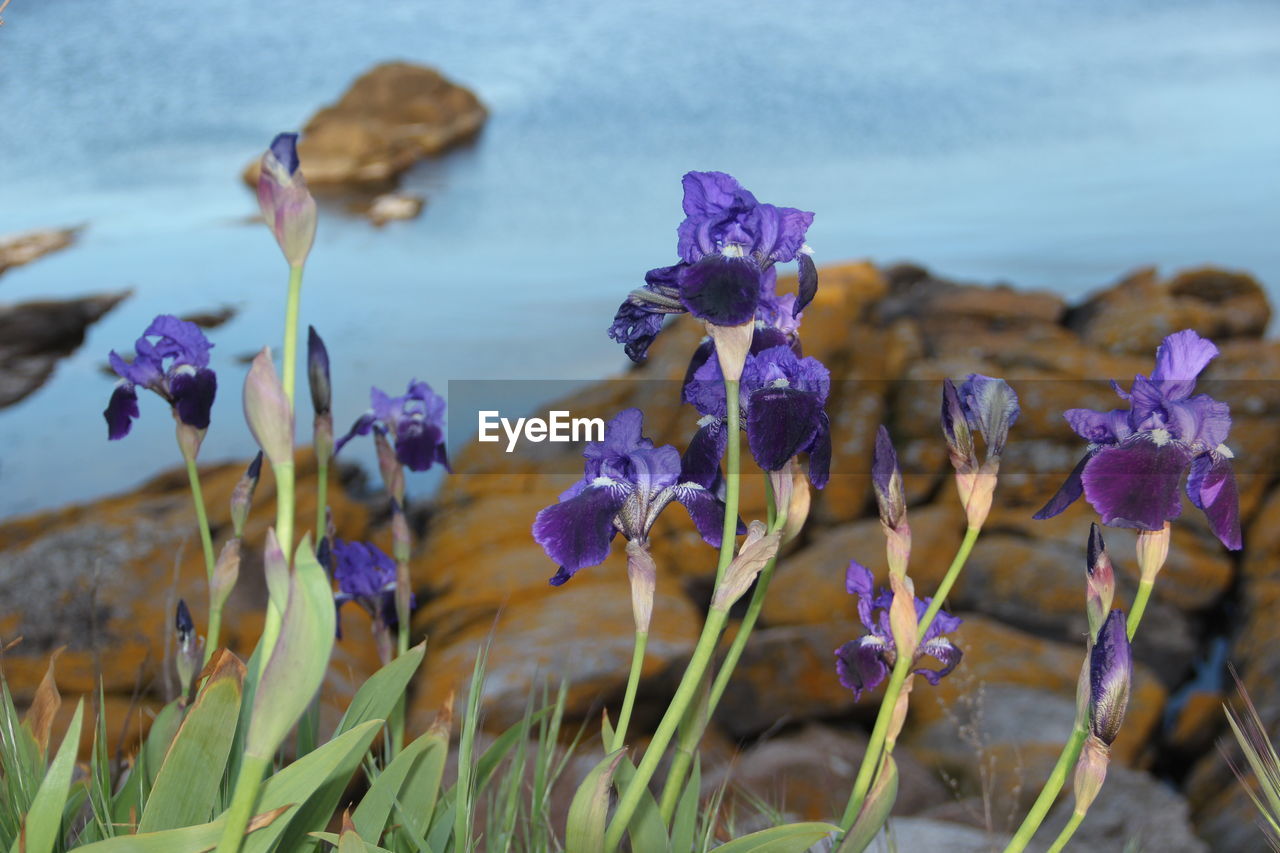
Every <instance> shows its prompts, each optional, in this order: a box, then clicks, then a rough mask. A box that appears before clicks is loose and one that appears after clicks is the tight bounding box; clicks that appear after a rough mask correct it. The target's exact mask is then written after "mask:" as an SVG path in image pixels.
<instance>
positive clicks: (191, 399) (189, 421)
mask: <svg viewBox="0 0 1280 853" xmlns="http://www.w3.org/2000/svg"><path fill="white" fill-rule="evenodd" d="M169 393H170V394H171V395H172V396H173V408H174V411H176V412H177V413H178V420H180V421H182V422H183V423H184V424H186V425H187V426H191V427H195V428H196V429H208V428H209V412H210V411H211V410H212V409H213V398H214V397H215V396H216V395H217V393H218V377H217V376H215V375H214V372H213V371H212V370H210V369H209V368H207V367H202V368H200V369H199V370H196V371H194V372H188V371H185V370H180V371H178V372H176V373H175V374H174V375H173V376H172V377H171V378H170V379H169Z"/></svg>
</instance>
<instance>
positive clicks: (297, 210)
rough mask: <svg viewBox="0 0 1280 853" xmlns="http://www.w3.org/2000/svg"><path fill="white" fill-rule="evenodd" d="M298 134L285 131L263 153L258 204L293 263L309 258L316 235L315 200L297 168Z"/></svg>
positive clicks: (300, 262) (296, 264)
mask: <svg viewBox="0 0 1280 853" xmlns="http://www.w3.org/2000/svg"><path fill="white" fill-rule="evenodd" d="M299 165H300V164H299V161H298V134H296V133H282V134H280V135H278V136H277V137H276V138H275V140H274V141H273V142H272V143H271V147H270V148H268V149H267V150H266V153H264V154H263V155H262V166H261V170H260V172H259V173H258V204H259V206H261V208H262V216H263V218H264V219H265V220H266V221H267V227H269V228H270V229H271V233H272V234H274V235H275V237H276V242H277V243H279V244H280V249H281V251H283V252H284V257H285V260H287V261H288V262H289V264H290V266H299V265H301V264H302V263H303V262H305V261H306V259H307V254H308V253H309V252H310V251H311V244H312V243H314V242H315V239H316V202H315V199H313V198H312V197H311V193H310V192H308V190H307V182H306V180H305V179H304V178H303V177H302V172H301V170H300V169H299V168H298V167H299Z"/></svg>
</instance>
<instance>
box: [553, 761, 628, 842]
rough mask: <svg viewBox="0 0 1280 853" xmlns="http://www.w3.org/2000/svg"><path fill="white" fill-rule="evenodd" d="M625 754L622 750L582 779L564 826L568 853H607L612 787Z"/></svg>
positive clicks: (601, 762)
mask: <svg viewBox="0 0 1280 853" xmlns="http://www.w3.org/2000/svg"><path fill="white" fill-rule="evenodd" d="M624 755H626V748H625V747H624V748H622V749H619V750H617V751H615V752H613V753H611V754H609V755H606V756H605V757H604V758H603V759H601V760H600V763H599V764H597V765H596V766H595V768H594V769H592V771H591V772H590V773H588V774H587V778H586V779H583V780H582V784H581V785H579V786H578V790H577V792H576V793H575V794H574V795H573V802H572V803H570V804H569V819H568V821H567V822H566V824H565V845H564V846H565V851H566V853H604V830H605V824H606V822H607V820H608V817H609V788H610V787H611V784H612V781H613V773H614V771H615V770H616V769H617V768H618V764H619V763H620V762H621V761H622V758H623V756H624Z"/></svg>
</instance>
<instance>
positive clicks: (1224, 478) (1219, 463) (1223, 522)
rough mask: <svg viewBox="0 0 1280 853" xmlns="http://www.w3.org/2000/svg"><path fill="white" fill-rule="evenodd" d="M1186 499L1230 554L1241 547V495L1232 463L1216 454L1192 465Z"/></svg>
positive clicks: (1198, 460)
mask: <svg viewBox="0 0 1280 853" xmlns="http://www.w3.org/2000/svg"><path fill="white" fill-rule="evenodd" d="M1187 496H1188V497H1189V498H1191V503H1193V504H1194V505H1195V506H1196V507H1198V508H1199V509H1201V510H1203V511H1204V515H1205V518H1207V519H1209V526H1210V527H1211V528H1212V529H1213V533H1214V535H1215V536H1217V537H1218V539H1219V540H1221V542H1222V544H1223V545H1225V546H1227V547H1228V548H1230V549H1231V550H1232V551H1239V550H1240V549H1241V547H1243V543H1242V540H1241V537H1240V495H1239V492H1238V491H1237V489H1236V475H1235V472H1234V470H1232V467H1231V460H1230V459H1228V458H1227V457H1225V456H1220V455H1218V454H1216V453H1205V454H1202V455H1200V456H1197V457H1196V458H1195V459H1194V460H1192V462H1191V474H1190V476H1188V477H1187Z"/></svg>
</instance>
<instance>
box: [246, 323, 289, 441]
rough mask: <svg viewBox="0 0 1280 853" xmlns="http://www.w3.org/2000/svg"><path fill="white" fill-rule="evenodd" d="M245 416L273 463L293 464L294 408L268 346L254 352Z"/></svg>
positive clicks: (247, 381) (248, 382)
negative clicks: (272, 361)
mask: <svg viewBox="0 0 1280 853" xmlns="http://www.w3.org/2000/svg"><path fill="white" fill-rule="evenodd" d="M244 416H245V420H246V421H248V423H249V431H250V432H252V433H253V437H254V440H256V441H257V442H258V446H259V447H261V448H262V450H263V452H264V453H266V454H267V458H268V459H270V460H271V464H272V465H285V464H288V465H292V464H293V409H292V407H291V406H290V405H289V398H288V397H286V396H285V393H284V387H283V386H282V385H281V384H280V377H278V376H277V375H276V368H275V365H274V364H272V363H271V352H270V351H269V350H268V349H267V348H266V347H263V349H262V352H260V353H258V354H257V355H256V356H254V358H253V366H252V367H250V368H249V375H248V376H247V377H246V378H245V381H244Z"/></svg>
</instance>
